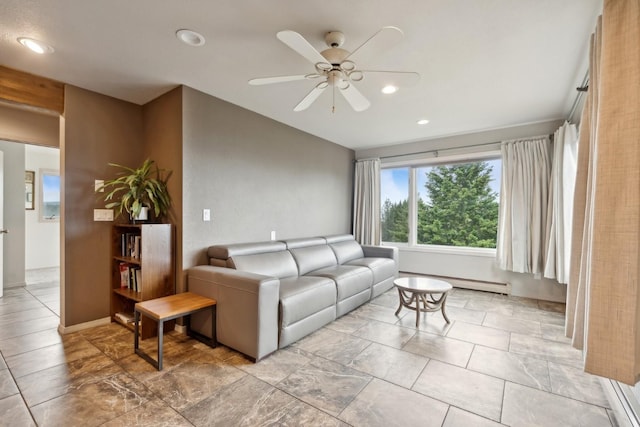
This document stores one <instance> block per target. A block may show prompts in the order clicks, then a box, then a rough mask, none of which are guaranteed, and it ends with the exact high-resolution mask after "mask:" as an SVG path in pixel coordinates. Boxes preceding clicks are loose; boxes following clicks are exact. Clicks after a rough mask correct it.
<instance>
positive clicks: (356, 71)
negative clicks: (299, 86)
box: [249, 27, 420, 112]
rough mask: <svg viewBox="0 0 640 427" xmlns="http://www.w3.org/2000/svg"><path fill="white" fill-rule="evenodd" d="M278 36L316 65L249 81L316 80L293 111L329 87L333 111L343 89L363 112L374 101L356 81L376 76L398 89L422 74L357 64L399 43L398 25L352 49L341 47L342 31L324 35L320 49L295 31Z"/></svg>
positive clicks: (357, 109)
mask: <svg viewBox="0 0 640 427" xmlns="http://www.w3.org/2000/svg"><path fill="white" fill-rule="evenodd" d="M276 36H277V37H278V39H279V40H280V41H281V42H283V43H284V44H286V45H287V46H289V47H290V48H291V49H293V50H294V51H296V52H297V53H298V54H300V55H302V56H303V57H304V58H306V59H307V60H308V61H310V62H311V63H312V64H313V65H314V66H315V71H314V72H312V73H309V74H298V75H291V76H276V77H263V78H257V79H251V80H249V84H250V85H266V84H272V83H284V82H291V81H296V80H312V81H317V82H318V83H316V85H315V87H314V88H313V89H312V90H311V92H309V93H308V94H307V95H306V96H305V97H304V98H303V99H302V101H300V102H299V103H298V105H296V106H295V108H294V109H293V111H302V110H306V109H307V108H308V107H309V106H310V105H311V104H313V102H314V101H315V100H316V99H318V97H319V96H320V95H321V94H322V92H324V91H325V90H326V89H327V88H329V87H331V88H332V92H333V106H332V111H334V112H335V93H336V91H338V92H340V93H341V94H342V96H344V98H345V99H346V101H347V102H348V103H349V105H351V107H352V108H353V109H354V110H355V111H364V110H366V109H367V108H369V106H370V105H371V103H370V102H369V100H368V99H367V98H366V97H365V96H364V95H363V94H362V93H361V92H360V91H359V90H358V89H357V88H356V87H355V85H354V83H357V82H360V81H362V80H364V79H366V78H370V77H373V76H376V77H382V78H384V81H385V84H386V85H389V86H393V87H395V88H396V89H397V87H399V86H409V85H412V84H415V83H417V82H418V81H419V80H420V74H418V73H414V72H409V71H382V70H363V69H360V68H358V66H357V65H356V64H357V63H359V62H360V60H365V61H366V59H367V58H368V57H370V56H371V55H372V54H373V55H377V54H379V53H381V52H382V51H383V50H385V48H388V47H390V46H391V45H393V44H395V43H397V42H398V41H399V40H400V39H402V37H403V34H402V31H401V30H400V29H399V28H396V27H382V28H381V29H380V30H378V32H376V33H375V34H374V35H373V36H371V37H370V38H369V39H368V40H366V41H365V42H364V43H363V44H362V45H360V46H359V47H358V48H357V49H356V50H354V51H353V52H349V51H347V50H345V49H342V48H341V46H342V45H343V44H344V40H345V37H344V34H342V33H341V32H340V31H329V32H328V33H326V34H325V42H326V43H327V45H328V46H329V48H328V49H325V50H323V51H322V52H318V51H317V50H316V49H315V48H314V47H313V46H312V45H311V44H310V43H309V42H308V41H307V40H306V39H305V38H304V37H302V36H301V35H300V34H298V33H296V32H295V31H291V30H285V31H280V32H278V34H277V35H276Z"/></svg>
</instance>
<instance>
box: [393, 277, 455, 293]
mask: <svg viewBox="0 0 640 427" xmlns="http://www.w3.org/2000/svg"><path fill="white" fill-rule="evenodd" d="M393 284H394V285H396V286H397V287H398V288H400V289H404V290H406V291H410V292H419V293H434V294H435V293H444V292H449V291H450V290H451V289H453V286H451V285H450V284H449V283H447V282H445V281H444V280H438V279H432V278H430V277H401V278H399V279H396V280H394V281H393Z"/></svg>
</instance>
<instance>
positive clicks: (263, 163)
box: [182, 87, 354, 270]
mask: <svg viewBox="0 0 640 427" xmlns="http://www.w3.org/2000/svg"><path fill="white" fill-rule="evenodd" d="M182 101H183V110H182V112H183V212H182V217H183V236H182V238H183V242H182V245H183V269H185V270H186V269H187V268H189V267H190V266H193V265H197V264H203V263H206V262H207V259H206V254H205V251H206V248H207V247H208V246H210V245H213V244H216V243H230V242H246V241H263V240H269V239H270V233H271V231H275V232H276V237H277V238H278V239H281V238H292V237H305V236H315V235H326V234H337V233H348V232H351V215H352V214H351V212H352V211H351V205H352V187H353V160H354V152H353V151H352V150H349V149H347V148H345V147H342V146H339V145H336V144H334V143H331V142H329V141H326V140H323V139H321V138H318V137H315V136H313V135H310V134H307V133H304V132H302V131H299V130H296V129H294V128H291V127H289V126H286V125H284V124H282V123H278V122H275V121H273V120H271V119H268V118H266V117H264V116H261V115H259V114H256V113H254V112H251V111H248V110H245V109H243V108H240V107H238V106H235V105H233V104H230V103H228V102H225V101H222V100H220V99H217V98H214V97H212V96H209V95H206V94H204V93H201V92H198V91H196V90H194V89H191V88H188V87H184V88H183V100H182ZM292 114H293V113H292ZM301 114H304V113H301ZM330 125H331V123H327V126H330ZM203 209H211V221H210V222H204V221H203V220H202V210H203Z"/></svg>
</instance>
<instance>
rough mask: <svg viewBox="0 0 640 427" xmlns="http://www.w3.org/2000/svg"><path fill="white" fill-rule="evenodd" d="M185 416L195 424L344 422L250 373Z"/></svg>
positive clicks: (326, 424)
mask: <svg viewBox="0 0 640 427" xmlns="http://www.w3.org/2000/svg"><path fill="white" fill-rule="evenodd" d="M183 415H184V416H185V418H187V419H188V420H189V421H190V422H191V423H193V425H195V426H247V427H249V426H251V427H253V426H271V425H283V426H286V425H292V426H293V425H300V426H303V425H309V426H341V425H343V423H342V422H341V421H339V420H337V419H336V418H333V417H331V416H330V415H327V414H325V413H324V412H322V411H319V410H318V409H316V408H313V407H312V406H310V405H308V404H305V403H303V402H300V401H299V400H297V399H295V398H294V397H292V396H290V395H288V394H287V393H284V392H282V391H281V390H278V389H276V388H274V387H273V386H270V385H269V384H267V383H265V382H262V381H260V380H258V379H256V378H253V377H251V376H249V375H248V376H245V377H243V378H241V379H240V380H238V381H236V382H234V383H231V384H228V385H226V386H225V387H223V388H221V389H219V390H217V391H216V392H215V393H213V394H212V395H211V396H209V397H207V398H206V399H204V400H202V401H201V402H199V403H197V404H195V405H193V406H191V407H189V408H187V409H185V410H184V411H183Z"/></svg>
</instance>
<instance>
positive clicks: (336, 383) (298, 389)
mask: <svg viewBox="0 0 640 427" xmlns="http://www.w3.org/2000/svg"><path fill="white" fill-rule="evenodd" d="M369 381H371V377H370V376H369V375H367V374H364V373H362V372H359V371H356V370H355V369H351V368H348V367H346V366H344V365H341V364H339V363H335V362H331V361H328V360H324V359H320V358H316V359H313V360H312V361H311V362H310V363H309V364H307V365H305V366H303V367H301V368H299V369H298V370H297V371H295V372H294V373H292V374H291V375H289V376H288V377H287V378H286V379H284V380H283V381H281V382H280V383H279V384H278V385H277V387H278V388H279V389H281V390H282V391H284V392H286V393H288V394H290V395H292V396H295V397H297V398H298V399H300V400H302V401H303V402H306V403H308V404H309V405H311V406H314V407H316V408H318V409H321V410H323V411H325V412H328V413H329V414H331V415H333V416H337V415H338V414H339V413H340V412H342V411H343V410H344V408H346V407H347V405H348V404H349V403H350V402H351V401H352V400H353V399H354V398H355V396H356V395H357V394H358V393H360V391H362V389H363V388H364V387H365V386H366V385H367V384H368V383H369Z"/></svg>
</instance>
